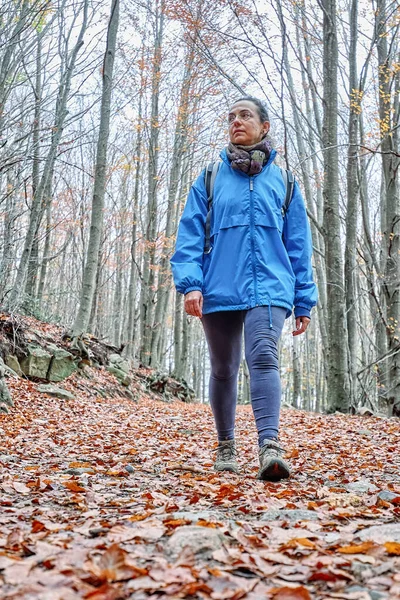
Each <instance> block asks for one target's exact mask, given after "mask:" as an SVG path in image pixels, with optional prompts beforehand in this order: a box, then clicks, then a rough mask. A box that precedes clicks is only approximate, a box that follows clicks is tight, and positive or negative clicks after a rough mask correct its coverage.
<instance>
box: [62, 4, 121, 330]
mask: <svg viewBox="0 0 400 600" xmlns="http://www.w3.org/2000/svg"><path fill="white" fill-rule="evenodd" d="M118 19H119V0H112V4H111V13H110V20H109V23H108V32H107V45H106V51H105V55H104V63H103V88H102V97H101V108H100V127H99V137H98V142H97V153H96V167H95V175H94V184H93V201H92V214H91V221H90V236H89V245H88V249H87V256H86V264H85V273H84V276H83V282H82V292H81V298H80V303H79V310H78V314H77V316H76V319H75V322H74V325H73V327H72V336H73V337H74V338H76V337H78V336H80V335H82V334H83V333H85V332H86V330H87V328H88V325H89V319H90V312H91V308H92V302H93V294H94V290H95V285H96V275H97V269H98V261H99V253H100V244H101V235H102V230H103V212H104V195H105V188H106V169H107V144H108V136H109V131H110V113H111V92H112V82H113V70H114V58H115V50H116V45H117V32H118Z"/></svg>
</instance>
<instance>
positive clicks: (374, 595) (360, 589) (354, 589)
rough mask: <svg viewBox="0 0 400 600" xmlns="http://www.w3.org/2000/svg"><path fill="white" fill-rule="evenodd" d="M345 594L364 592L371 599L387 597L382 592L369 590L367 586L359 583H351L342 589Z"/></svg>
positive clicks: (376, 599)
mask: <svg viewBox="0 0 400 600" xmlns="http://www.w3.org/2000/svg"><path fill="white" fill-rule="evenodd" d="M344 591H345V592H346V594H356V593H357V592H358V593H360V592H364V594H368V595H369V597H370V598H371V600H380V599H381V598H387V595H386V594H385V593H383V592H378V591H377V590H369V589H368V588H365V587H361V586H360V585H352V586H351V587H348V588H346V589H345V590H344Z"/></svg>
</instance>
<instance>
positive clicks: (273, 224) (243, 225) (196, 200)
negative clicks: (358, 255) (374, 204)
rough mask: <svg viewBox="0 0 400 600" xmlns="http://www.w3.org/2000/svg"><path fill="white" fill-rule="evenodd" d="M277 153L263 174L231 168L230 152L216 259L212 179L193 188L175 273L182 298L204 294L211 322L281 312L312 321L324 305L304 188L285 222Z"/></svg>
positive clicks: (220, 192)
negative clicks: (216, 317)
mask: <svg viewBox="0 0 400 600" xmlns="http://www.w3.org/2000/svg"><path fill="white" fill-rule="evenodd" d="M275 156H276V151H275V150H273V151H272V152H271V156H270V158H269V160H268V162H267V164H266V165H265V166H264V167H263V169H262V171H261V173H259V174H258V175H255V176H252V177H249V176H248V175H246V174H244V173H242V172H241V171H236V170H234V169H232V167H231V166H230V163H229V160H228V158H227V156H226V151H225V150H223V151H222V152H221V158H222V161H223V162H222V164H221V166H220V169H219V172H218V175H217V177H216V179H215V184H214V195H213V207H212V216H211V246H212V251H211V252H210V253H209V254H204V252H203V249H204V238H205V221H206V217H207V194H206V189H205V183H204V171H203V173H202V174H201V175H200V176H199V177H198V179H197V180H196V181H195V183H194V184H193V186H192V188H191V190H190V193H189V196H188V199H187V202H186V206H185V209H184V211H183V215H182V218H181V221H180V224H179V228H178V235H177V240H176V247H175V253H174V255H173V256H172V258H171V266H172V271H173V276H174V282H175V286H176V289H177V291H178V292H180V293H181V294H187V293H188V292H191V291H194V290H199V291H201V292H202V294H203V300H204V304H203V314H207V313H211V312H216V311H221V310H246V309H249V308H254V307H255V306H270V307H271V306H281V307H284V308H286V309H287V311H288V312H287V316H290V315H291V313H292V310H293V306H294V311H295V316H296V317H300V316H309V315H310V311H311V308H312V307H313V306H314V305H315V304H316V302H317V289H316V285H315V283H314V282H313V275H312V266H311V253H312V244H311V235H310V227H309V223H308V218H307V213H306V209H305V205H304V201H303V198H302V195H301V192H300V188H299V186H298V184H297V182H296V183H295V187H294V190H293V197H292V202H291V204H290V206H289V210H288V211H287V213H286V216H285V218H283V215H282V205H283V202H284V198H285V194H286V188H285V184H284V181H283V178H282V174H281V171H280V169H279V167H278V166H277V165H275V164H274V162H273V161H274V158H275Z"/></svg>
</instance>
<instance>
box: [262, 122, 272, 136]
mask: <svg viewBox="0 0 400 600" xmlns="http://www.w3.org/2000/svg"><path fill="white" fill-rule="evenodd" d="M269 128H270V123H269V121H265V122H264V123H263V137H265V136H266V135H267V133H268V131H269Z"/></svg>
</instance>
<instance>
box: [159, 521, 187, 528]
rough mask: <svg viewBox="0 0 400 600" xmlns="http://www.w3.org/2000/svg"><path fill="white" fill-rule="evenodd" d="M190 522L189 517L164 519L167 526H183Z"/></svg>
mask: <svg viewBox="0 0 400 600" xmlns="http://www.w3.org/2000/svg"><path fill="white" fill-rule="evenodd" d="M188 523H190V521H188V520H187V519H166V520H165V521H163V525H165V526H166V527H182V526H183V525H187V524H188Z"/></svg>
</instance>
